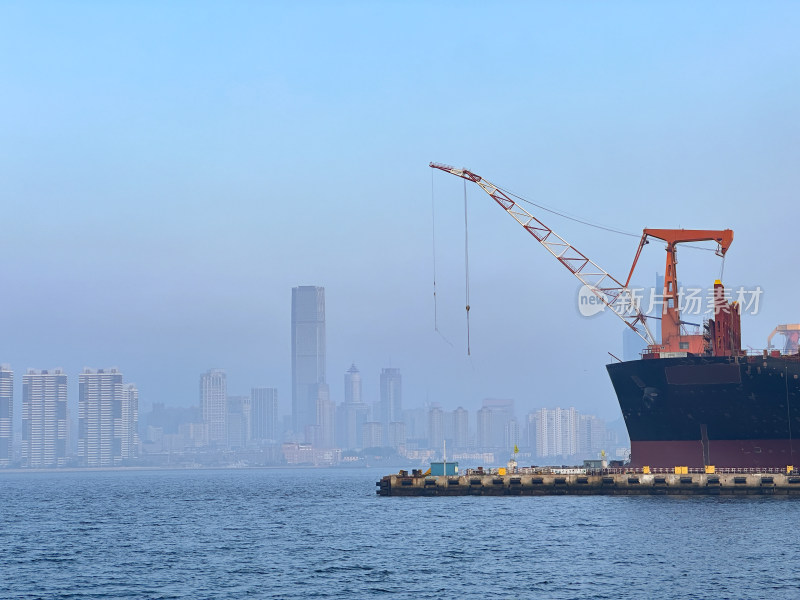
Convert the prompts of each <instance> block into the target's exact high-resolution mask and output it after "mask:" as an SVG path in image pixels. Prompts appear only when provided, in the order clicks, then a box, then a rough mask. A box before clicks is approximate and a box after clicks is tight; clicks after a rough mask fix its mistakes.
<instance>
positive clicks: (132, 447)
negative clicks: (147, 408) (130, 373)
mask: <svg viewBox="0 0 800 600" xmlns="http://www.w3.org/2000/svg"><path fill="white" fill-rule="evenodd" d="M120 425H121V432H120V439H121V440H122V456H123V457H125V458H137V457H138V456H139V390H138V389H137V388H136V385H134V384H133V383H129V384H127V385H125V386H124V387H123V389H122V421H121V423H120Z"/></svg>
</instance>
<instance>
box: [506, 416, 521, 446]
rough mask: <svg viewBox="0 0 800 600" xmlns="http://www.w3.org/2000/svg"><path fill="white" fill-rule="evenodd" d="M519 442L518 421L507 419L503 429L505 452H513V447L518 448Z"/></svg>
mask: <svg viewBox="0 0 800 600" xmlns="http://www.w3.org/2000/svg"><path fill="white" fill-rule="evenodd" d="M521 441H522V440H521V436H520V427H519V421H517V420H516V419H509V420H508V422H507V423H506V429H505V448H506V450H509V451H510V450H513V449H514V447H515V446H519V443H520V442H521Z"/></svg>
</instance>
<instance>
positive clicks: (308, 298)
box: [292, 285, 326, 437]
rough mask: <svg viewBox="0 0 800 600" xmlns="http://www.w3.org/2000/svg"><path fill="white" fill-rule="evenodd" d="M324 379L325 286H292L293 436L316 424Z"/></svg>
mask: <svg viewBox="0 0 800 600" xmlns="http://www.w3.org/2000/svg"><path fill="white" fill-rule="evenodd" d="M325 382H326V379H325V288H322V287H316V286H307V285H306V286H299V287H296V288H292V428H293V429H294V433H295V436H296V437H300V436H303V435H305V433H306V428H307V427H311V426H315V425H317V424H318V423H317V399H318V396H319V393H318V391H319V390H318V388H317V387H316V386H317V385H319V384H324V383H325Z"/></svg>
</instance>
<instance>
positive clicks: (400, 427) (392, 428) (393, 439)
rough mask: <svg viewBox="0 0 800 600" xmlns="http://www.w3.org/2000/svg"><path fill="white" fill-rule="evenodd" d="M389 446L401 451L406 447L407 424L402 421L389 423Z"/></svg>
mask: <svg viewBox="0 0 800 600" xmlns="http://www.w3.org/2000/svg"><path fill="white" fill-rule="evenodd" d="M389 447H390V448H394V449H395V450H399V451H402V450H403V449H404V448H405V447H406V424H405V423H403V422H402V421H395V422H394V423H389Z"/></svg>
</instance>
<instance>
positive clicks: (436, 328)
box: [431, 170, 453, 346]
mask: <svg viewBox="0 0 800 600" xmlns="http://www.w3.org/2000/svg"><path fill="white" fill-rule="evenodd" d="M433 175H434V173H433V171H432V170H431V237H432V240H431V241H432V246H433V330H434V331H435V332H436V333H438V334H439V336H440V337H441V338H442V339H443V340H444V341H445V342H447V343H448V344H450V346H452V345H453V344H452V343H451V342H450V340H448V339H447V338H446V337H444V334H443V333H442V332H441V331H439V309H438V306H437V299H436V196H435V194H434V185H433Z"/></svg>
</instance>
